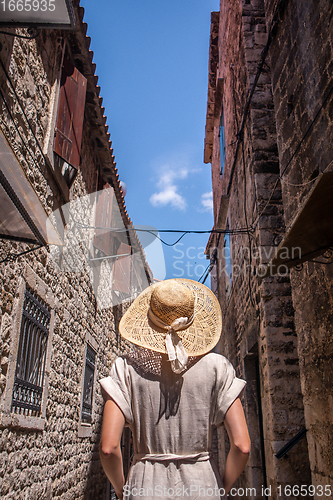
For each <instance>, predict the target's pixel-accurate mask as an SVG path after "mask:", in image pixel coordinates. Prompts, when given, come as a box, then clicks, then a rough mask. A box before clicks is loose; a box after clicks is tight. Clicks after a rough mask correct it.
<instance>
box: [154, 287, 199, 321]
mask: <svg viewBox="0 0 333 500" xmlns="http://www.w3.org/2000/svg"><path fill="white" fill-rule="evenodd" d="M194 306H195V299H194V295H193V293H192V292H191V290H189V289H188V288H187V287H186V286H184V285H182V284H180V283H178V282H176V281H172V280H169V281H163V282H162V283H159V284H158V285H157V286H156V287H155V288H154V290H153V292H152V294H151V298H150V309H151V310H152V312H153V313H154V314H155V316H157V317H158V318H159V319H160V320H162V321H163V322H164V323H165V324H166V325H171V323H172V322H173V321H175V320H176V319H178V318H184V317H186V318H190V317H191V316H192V315H193V314H194Z"/></svg>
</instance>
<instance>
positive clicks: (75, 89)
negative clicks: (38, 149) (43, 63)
mask: <svg viewBox="0 0 333 500" xmlns="http://www.w3.org/2000/svg"><path fill="white" fill-rule="evenodd" d="M86 89H87V79H86V78H85V77H84V76H83V75H81V73H80V72H79V71H78V70H77V69H76V68H75V67H74V66H73V64H72V63H71V62H70V61H68V60H67V59H65V61H64V65H63V68H62V75H61V86H60V96H59V107H58V117H57V124H56V129H55V137H54V148H53V149H54V152H55V153H57V155H59V156H60V157H61V158H63V159H64V160H65V161H66V162H67V163H69V164H70V165H72V166H73V167H75V168H78V167H79V165H80V152H81V140H82V130H83V118H84V107H85V100H86Z"/></svg>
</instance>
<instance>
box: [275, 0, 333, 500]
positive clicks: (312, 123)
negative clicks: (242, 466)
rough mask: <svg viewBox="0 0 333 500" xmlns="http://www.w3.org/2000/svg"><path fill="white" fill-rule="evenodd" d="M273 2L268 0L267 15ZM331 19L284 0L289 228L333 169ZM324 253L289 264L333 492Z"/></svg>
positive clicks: (311, 401)
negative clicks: (297, 266) (300, 265)
mask: <svg viewBox="0 0 333 500" xmlns="http://www.w3.org/2000/svg"><path fill="white" fill-rule="evenodd" d="M273 4H274V2H273V1H266V8H267V10H268V11H269V12H272V11H273V8H274V5H273ZM332 17H333V8H332V2H330V1H325V0H324V1H320V2H315V1H299V2H291V1H289V2H286V6H285V8H284V11H283V17H282V21H281V23H280V25H279V28H278V31H277V34H276V38H274V39H273V42H272V47H271V49H270V61H271V62H270V65H271V68H272V88H273V95H274V106H275V111H276V126H277V132H278V149H279V157H280V175H281V177H282V196H283V205H284V209H285V223H286V225H289V224H290V223H291V222H292V220H293V219H294V218H295V217H296V216H297V214H298V213H299V212H300V210H301V209H302V203H303V202H304V199H305V197H306V195H307V194H308V192H309V190H310V189H311V188H312V187H313V185H314V182H315V180H316V178H318V175H320V173H321V172H324V171H329V170H332V168H333V164H332V161H333V148H332V139H333V71H332V69H333V57H332V45H333V40H332V33H333V29H332V28H333V26H332ZM273 61H274V64H273ZM327 216H328V217H331V214H327ZM327 257H328V258H327V259H325V258H323V257H321V258H316V259H315V260H317V261H318V260H319V261H321V262H323V264H318V263H315V262H306V263H305V264H304V265H303V268H302V269H301V270H300V271H296V270H294V269H292V271H291V283H292V297H293V306H294V308H295V325H296V332H297V336H298V351H299V361H300V370H301V384H302V393H303V396H304V408H305V424H306V428H307V431H308V432H307V440H308V446H309V458H310V465H311V472H312V483H313V484H314V485H315V486H316V487H318V486H319V485H321V486H324V487H325V485H331V488H332V489H333V487H332V482H333V476H332V470H333V465H332V464H333V453H332V449H331V447H330V445H329V442H328V439H327V436H329V435H331V434H332V430H333V429H332V425H333V422H332V388H331V386H332V384H331V383H330V382H329V380H331V371H332V369H331V365H332V354H333V351H332V342H331V338H332V300H333V295H332V265H329V262H330V256H329V255H328V256H327ZM317 493H318V496H315V498H319V496H320V495H319V494H320V491H319V490H318V491H317Z"/></svg>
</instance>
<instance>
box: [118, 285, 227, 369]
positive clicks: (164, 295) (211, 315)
mask: <svg viewBox="0 0 333 500" xmlns="http://www.w3.org/2000/svg"><path fill="white" fill-rule="evenodd" d="M221 328H222V315H221V308H220V305H219V303H218V301H217V299H216V297H215V295H214V294H213V292H212V291H211V290H210V289H209V288H207V287H206V286H205V285H202V284H201V283H198V282H197V281H192V280H188V279H181V278H179V279H178V278H177V279H170V280H165V281H162V282H160V283H157V284H154V285H151V286H150V287H148V288H146V289H145V290H144V291H143V292H142V293H141V294H140V295H139V296H138V297H137V298H136V299H135V300H134V302H133V303H132V305H131V306H130V307H129V308H128V310H127V311H126V312H125V314H124V316H123V317H122V319H121V321H120V324H119V331H120V334H121V335H122V337H124V338H125V339H127V340H129V341H130V342H132V343H133V344H136V345H138V346H141V347H145V348H148V349H151V350H152V351H156V352H160V353H167V354H168V356H169V361H171V367H172V369H173V371H174V372H176V373H181V372H182V371H184V370H185V369H186V363H187V359H188V356H200V355H203V354H206V353H207V352H209V351H210V350H211V349H212V348H213V347H214V346H215V345H216V344H217V342H218V340H219V338H220V335H221Z"/></svg>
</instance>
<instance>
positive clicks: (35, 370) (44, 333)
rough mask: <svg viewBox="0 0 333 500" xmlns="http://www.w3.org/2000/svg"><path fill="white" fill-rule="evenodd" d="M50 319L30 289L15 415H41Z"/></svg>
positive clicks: (46, 308)
mask: <svg viewBox="0 0 333 500" xmlns="http://www.w3.org/2000/svg"><path fill="white" fill-rule="evenodd" d="M50 318H51V311H50V307H49V306H48V305H47V304H46V303H45V302H44V301H43V300H42V299H41V298H40V297H39V296H38V295H37V294H36V293H35V292H34V291H33V290H32V289H31V288H29V287H28V286H27V287H26V290H25V295H24V303H23V314H22V321H21V330H20V339H19V347H18V352H17V361H16V370H15V378H14V386H13V394H12V406H11V410H12V411H13V412H15V413H19V414H23V415H26V416H35V417H39V416H40V415H41V408H42V395H43V383H44V373H45V361H46V351H47V344H48V337H49V329H50Z"/></svg>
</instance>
